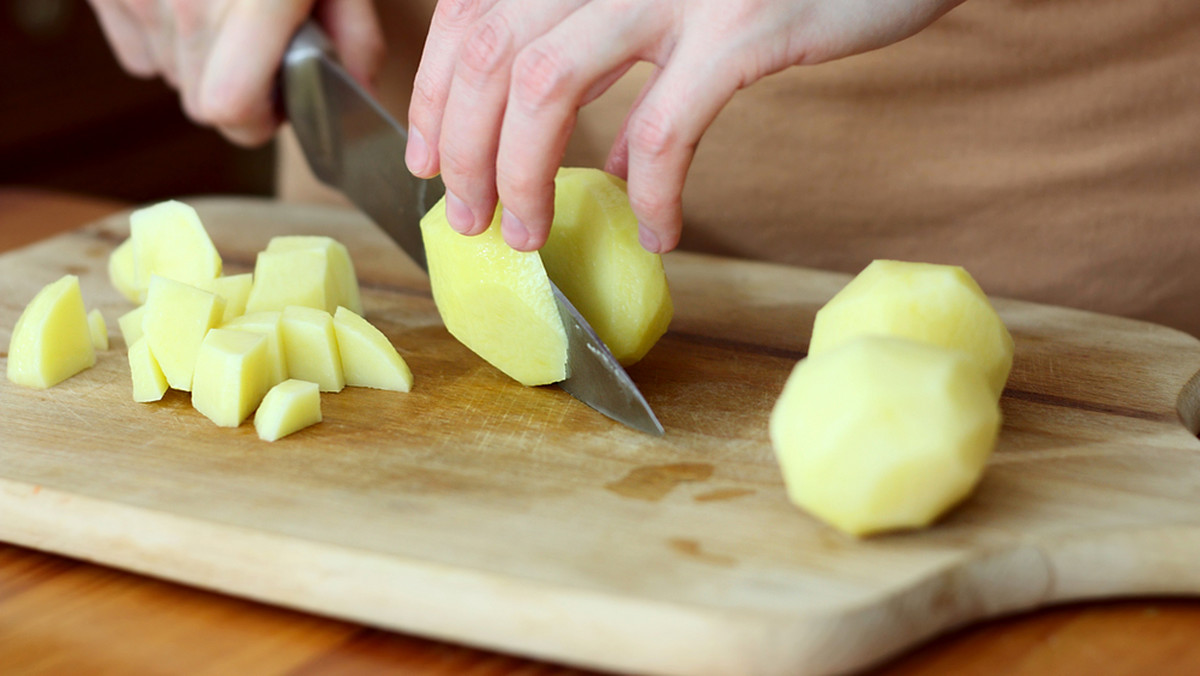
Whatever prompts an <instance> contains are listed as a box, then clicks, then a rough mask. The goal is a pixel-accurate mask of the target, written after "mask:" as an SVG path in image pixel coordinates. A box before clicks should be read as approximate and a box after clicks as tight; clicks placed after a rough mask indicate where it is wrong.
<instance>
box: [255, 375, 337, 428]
mask: <svg viewBox="0 0 1200 676" xmlns="http://www.w3.org/2000/svg"><path fill="white" fill-rule="evenodd" d="M319 422H321V394H320V392H318V388H317V384H316V383H310V382H308V381H306V380H294V379H293V380H286V381H284V382H282V383H279V384H278V385H276V386H275V387H272V388H271V390H270V391H269V392H267V396H266V397H263V400H262V404H260V405H259V407H258V412H256V413H255V414H254V430H255V431H256V432H258V438H259V439H262V440H263V441H276V440H278V439H282V438H283V437H286V436H287V435H289V434H292V433H293V432H298V431H299V430H302V429H304V428H305V427H308V426H310V425H315V424H317V423H319Z"/></svg>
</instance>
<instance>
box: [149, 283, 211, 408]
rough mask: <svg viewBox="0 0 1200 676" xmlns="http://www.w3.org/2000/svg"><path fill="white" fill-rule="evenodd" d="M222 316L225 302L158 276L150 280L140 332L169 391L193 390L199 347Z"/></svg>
mask: <svg viewBox="0 0 1200 676" xmlns="http://www.w3.org/2000/svg"><path fill="white" fill-rule="evenodd" d="M224 312H225V301H224V300H223V299H222V298H221V297H220V296H218V295H216V294H213V293H209V292H207V291H204V290H202V289H198V288H196V287H194V286H191V285H188V284H184V283H182V282H177V281H175V280H172V279H167V278H166V277H159V276H158V275H155V276H153V277H151V278H150V287H149V289H148V290H147V293H146V314H145V316H144V317H143V319H142V330H143V332H144V334H145V337H146V340H147V341H148V342H149V344H150V352H152V353H153V354H154V358H155V359H157V360H158V365H159V366H160V367H161V368H162V371H163V375H165V376H166V377H167V383H169V384H170V386H171V387H172V388H174V389H177V390H184V391H190V390H191V389H192V374H193V372H194V371H195V368H196V355H197V353H198V352H199V350H200V344H201V343H202V342H203V341H204V336H205V334H207V333H208V331H209V329H211V328H214V327H216V326H218V325H219V324H220V322H221V317H222V315H223V314H224Z"/></svg>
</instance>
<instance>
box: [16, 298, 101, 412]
mask: <svg viewBox="0 0 1200 676" xmlns="http://www.w3.org/2000/svg"><path fill="white" fill-rule="evenodd" d="M95 364H96V351H95V348H94V347H92V332H91V328H90V327H89V326H88V319H87V312H85V311H84V307H83V294H82V293H81V292H80V291H79V278H78V277H76V276H74V275H67V276H65V277H63V278H61V279H59V280H58V281H56V282H53V283H51V284H48V285H46V286H45V287H43V288H42V289H41V290H40V291H38V293H37V295H35V296H34V297H33V300H31V301H30V302H29V305H27V306H25V310H24V311H23V312H22V313H21V316H20V318H19V319H17V324H16V326H15V327H14V328H13V333H12V338H11V339H10V340H9V344H8V367H7V375H8V379H9V380H11V381H12V382H14V383H16V384H18V385H24V386H26V387H36V388H38V389H45V388H47V387H51V386H53V385H57V384H58V383H60V382H62V381H64V380H66V379H67V378H70V377H71V376H73V375H75V374H76V373H79V372H80V371H83V370H84V369H88V368H91V367H92V366H94V365H95Z"/></svg>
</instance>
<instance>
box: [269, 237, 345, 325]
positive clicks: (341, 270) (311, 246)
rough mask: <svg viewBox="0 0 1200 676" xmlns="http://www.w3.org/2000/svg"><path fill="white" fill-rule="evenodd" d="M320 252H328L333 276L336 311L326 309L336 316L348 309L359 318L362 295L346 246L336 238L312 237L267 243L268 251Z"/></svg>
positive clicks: (272, 239) (283, 239) (275, 238)
mask: <svg viewBox="0 0 1200 676" xmlns="http://www.w3.org/2000/svg"><path fill="white" fill-rule="evenodd" d="M305 249H308V250H317V251H323V252H325V257H326V259H327V260H328V262H329V276H330V278H331V280H332V282H333V284H332V293H333V301H332V303H333V307H326V308H325V309H326V310H328V311H329V312H334V311H335V310H336V308H337V307H338V306H342V307H345V308H347V309H349V310H351V311H352V312H354V313H355V314H358V315H361V314H362V313H363V307H362V295H361V292H360V291H359V289H358V275H357V274H356V273H355V271H354V261H353V260H351V259H350V252H349V251H348V250H347V249H346V246H345V245H344V244H342V243H341V242H339V241H337V240H335V239H333V238H332V237H323V236H311V235H283V236H279V237H272V238H271V241H270V242H267V251H272V252H276V251H300V250H305Z"/></svg>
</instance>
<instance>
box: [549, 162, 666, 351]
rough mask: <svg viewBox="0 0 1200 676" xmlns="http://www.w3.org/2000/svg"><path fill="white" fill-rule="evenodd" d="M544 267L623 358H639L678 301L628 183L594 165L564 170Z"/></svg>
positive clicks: (655, 339) (557, 182)
mask: <svg viewBox="0 0 1200 676" xmlns="http://www.w3.org/2000/svg"><path fill="white" fill-rule="evenodd" d="M541 257H542V262H543V263H544V264H545V266H546V273H547V274H548V275H550V279H551V280H553V281H554V283H555V284H557V285H558V288H559V289H561V290H562V292H563V294H564V295H565V296H566V297H567V298H569V299H570V300H571V303H572V304H573V305H575V307H576V308H578V310H579V312H580V314H582V315H583V316H584V318H585V319H587V321H588V324H590V325H591V327H592V328H593V329H595V331H596V335H598V336H599V337H600V339H601V340H603V341H604V344H605V345H607V346H608V349H609V350H611V351H612V353H613V356H614V357H616V358H617V361H619V362H621V363H622V364H624V365H626V366H628V365H630V364H633V363H635V362H637V361H639V360H640V359H641V358H642V357H644V356H645V355H646V353H647V352H649V351H650V348H652V347H654V344H655V343H657V342H658V339H659V338H661V337H662V335H663V334H664V333H666V331H667V325H668V324H670V322H671V317H672V314H673V306H672V304H671V294H670V291H669V290H668V288H667V277H666V274H665V273H664V272H663V265H662V257H661V256H658V255H656V254H652V253H650V252H648V251H646V250H645V249H643V248H642V246H641V244H640V243H639V242H638V223H637V217H636V216H635V215H634V213H633V209H631V208H630V206H629V198H628V196H627V194H626V189H625V182H624V181H622V180H621V179H619V178H617V177H615V176H612V175H610V174H606V173H605V172H603V171H598V170H596V169H579V168H565V169H560V170H559V172H558V176H557V177H556V179H555V199H554V225H553V227H552V228H551V230H550V238H549V240H548V241H547V242H546V245H545V246H544V247H543V248H542V250H541Z"/></svg>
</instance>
